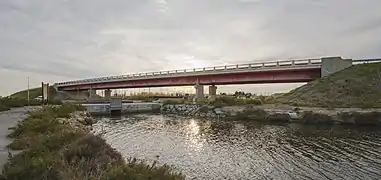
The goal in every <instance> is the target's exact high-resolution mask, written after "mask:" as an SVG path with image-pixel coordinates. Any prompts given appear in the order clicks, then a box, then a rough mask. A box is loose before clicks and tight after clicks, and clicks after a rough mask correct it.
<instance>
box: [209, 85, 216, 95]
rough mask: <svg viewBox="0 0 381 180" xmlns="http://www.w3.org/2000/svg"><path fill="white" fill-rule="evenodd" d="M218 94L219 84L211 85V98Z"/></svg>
mask: <svg viewBox="0 0 381 180" xmlns="http://www.w3.org/2000/svg"><path fill="white" fill-rule="evenodd" d="M216 95H217V86H215V85H211V86H209V98H215V97H216Z"/></svg>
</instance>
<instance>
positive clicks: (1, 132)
mask: <svg viewBox="0 0 381 180" xmlns="http://www.w3.org/2000/svg"><path fill="white" fill-rule="evenodd" d="M35 108H36V107H22V108H14V109H12V110H9V111H4V112H0V173H1V170H2V167H3V165H4V164H5V163H6V161H7V158H8V149H7V148H6V146H7V144H8V143H9V142H10V140H9V139H7V138H6V137H7V134H8V133H9V130H8V128H9V127H13V126H15V125H16V124H17V122H18V121H20V120H23V119H24V118H25V117H26V113H27V112H28V111H29V110H33V109H35Z"/></svg>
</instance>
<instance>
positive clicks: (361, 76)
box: [277, 63, 381, 108]
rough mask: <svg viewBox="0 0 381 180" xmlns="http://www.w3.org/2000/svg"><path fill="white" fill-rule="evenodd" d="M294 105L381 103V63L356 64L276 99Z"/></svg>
mask: <svg viewBox="0 0 381 180" xmlns="http://www.w3.org/2000/svg"><path fill="white" fill-rule="evenodd" d="M277 101H278V102H281V103H287V104H291V105H294V106H310V107H330V108H332V107H357V108H374V107H381V63H370V64H359V65H353V66H351V67H349V68H347V69H344V70H342V71H339V72H337V73H334V74H331V75H329V76H327V77H323V78H321V79H318V80H315V81H312V82H309V83H307V84H306V85H304V86H301V87H299V88H296V89H294V90H292V91H290V92H289V93H286V94H284V95H283V96H282V97H279V98H278V99H277Z"/></svg>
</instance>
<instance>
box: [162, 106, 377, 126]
mask: <svg viewBox="0 0 381 180" xmlns="http://www.w3.org/2000/svg"><path fill="white" fill-rule="evenodd" d="M161 112H162V113H163V114H176V115H183V116H193V117H203V118H223V119H229V120H255V121H267V122H285V123H287V122H296V123H305V124H343V125H381V109H359V108H335V109H327V108H310V107H293V106H288V105H261V106H250V105H247V106H227V107H222V108H217V107H214V106H206V105H204V106H202V105H185V104H182V105H170V104H169V105H163V106H162V107H161Z"/></svg>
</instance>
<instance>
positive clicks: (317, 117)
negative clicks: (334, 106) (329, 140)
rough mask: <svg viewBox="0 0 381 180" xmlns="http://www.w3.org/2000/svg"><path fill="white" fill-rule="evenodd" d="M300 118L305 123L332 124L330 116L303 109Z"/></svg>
mask: <svg viewBox="0 0 381 180" xmlns="http://www.w3.org/2000/svg"><path fill="white" fill-rule="evenodd" d="M302 120H303V122H304V123H306V124H333V119H332V117H331V116H328V115H325V114H320V113H314V112H312V111H305V112H304V113H303V115H302Z"/></svg>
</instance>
